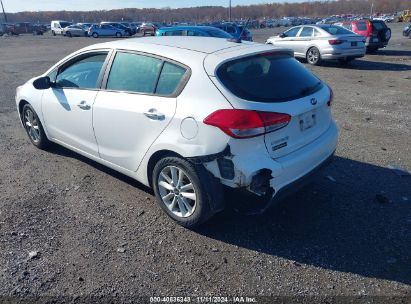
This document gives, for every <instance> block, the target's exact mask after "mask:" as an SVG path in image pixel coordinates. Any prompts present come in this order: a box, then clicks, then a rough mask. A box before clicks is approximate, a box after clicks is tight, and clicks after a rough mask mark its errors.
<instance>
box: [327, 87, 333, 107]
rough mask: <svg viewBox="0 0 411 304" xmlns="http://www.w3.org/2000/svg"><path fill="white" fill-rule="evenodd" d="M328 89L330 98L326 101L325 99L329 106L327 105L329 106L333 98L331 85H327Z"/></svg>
mask: <svg viewBox="0 0 411 304" xmlns="http://www.w3.org/2000/svg"><path fill="white" fill-rule="evenodd" d="M328 88H329V89H330V98H329V99H328V101H327V105H328V106H329V107H331V104H332V103H333V99H334V92H333V90H332V89H331V87H328Z"/></svg>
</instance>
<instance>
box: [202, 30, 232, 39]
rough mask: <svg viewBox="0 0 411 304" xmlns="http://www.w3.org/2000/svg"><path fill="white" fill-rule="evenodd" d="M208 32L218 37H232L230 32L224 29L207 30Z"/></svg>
mask: <svg viewBox="0 0 411 304" xmlns="http://www.w3.org/2000/svg"><path fill="white" fill-rule="evenodd" d="M206 32H207V34H208V35H210V36H211V37H216V38H227V39H228V38H232V37H231V35H230V34H228V33H227V32H224V31H223V30H206Z"/></svg>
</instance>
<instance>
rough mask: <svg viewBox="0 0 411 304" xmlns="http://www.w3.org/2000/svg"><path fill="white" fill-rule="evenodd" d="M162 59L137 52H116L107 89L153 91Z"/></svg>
mask: <svg viewBox="0 0 411 304" xmlns="http://www.w3.org/2000/svg"><path fill="white" fill-rule="evenodd" d="M162 63H163V62H162V60H160V59H157V58H153V57H148V56H143V55H139V54H129V53H117V55H116V57H115V58H114V62H113V65H112V67H111V71H110V75H109V77H108V81H107V89H108V90H116V91H129V92H138V93H154V89H155V87H156V83H157V78H158V75H159V73H160V70H161V66H162Z"/></svg>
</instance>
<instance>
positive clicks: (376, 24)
mask: <svg viewBox="0 0 411 304" xmlns="http://www.w3.org/2000/svg"><path fill="white" fill-rule="evenodd" d="M372 25H373V27H374V28H375V29H376V30H378V31H379V30H382V29H385V28H386V27H387V25H386V24H385V23H384V22H381V21H373V22H372Z"/></svg>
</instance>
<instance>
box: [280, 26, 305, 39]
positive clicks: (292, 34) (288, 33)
mask: <svg viewBox="0 0 411 304" xmlns="http://www.w3.org/2000/svg"><path fill="white" fill-rule="evenodd" d="M300 29H301V27H293V28H292V29H289V30H288V31H286V32H285V33H284V34H285V36H286V37H296V36H297V34H298V32H299V31H300Z"/></svg>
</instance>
